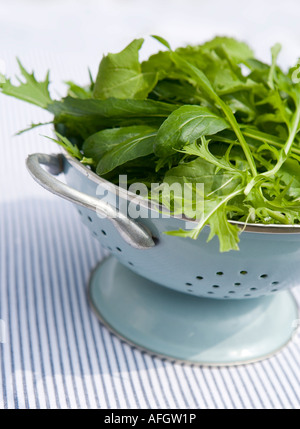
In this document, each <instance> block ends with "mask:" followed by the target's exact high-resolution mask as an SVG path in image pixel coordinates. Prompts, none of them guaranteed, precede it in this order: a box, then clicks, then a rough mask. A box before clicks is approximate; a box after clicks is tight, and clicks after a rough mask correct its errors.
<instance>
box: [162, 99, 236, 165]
mask: <svg viewBox="0 0 300 429" xmlns="http://www.w3.org/2000/svg"><path fill="white" fill-rule="evenodd" d="M228 127H229V125H228V123H227V122H226V121H225V119H223V118H222V117H221V116H219V115H217V114H216V113H214V112H212V111H211V110H209V109H207V108H206V107H201V106H188V105H186V106H182V107H179V109H177V110H175V111H174V112H173V113H171V114H170V116H169V117H168V118H167V119H166V120H165V122H164V123H163V124H162V125H161V127H160V129H159V131H158V133H157V137H156V140H155V146H154V151H155V154H156V155H157V156H159V157H162V158H164V157H165V158H167V157H168V156H170V153H172V150H178V149H182V148H183V146H184V145H185V144H186V143H188V142H193V141H194V140H197V139H199V138H200V137H202V136H207V135H211V134H216V133H218V132H219V131H222V130H224V129H225V128H228Z"/></svg>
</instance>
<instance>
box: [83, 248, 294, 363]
mask: <svg viewBox="0 0 300 429" xmlns="http://www.w3.org/2000/svg"><path fill="white" fill-rule="evenodd" d="M89 298H90V302H91V304H92V306H93V308H94V310H95V312H96V314H97V316H98V318H99V319H100V320H101V322H102V323H104V324H105V325H106V326H107V327H108V328H109V329H110V330H111V331H112V332H114V333H115V334H116V335H118V336H119V337H121V339H123V340H125V341H126V342H128V343H130V344H132V345H134V346H136V347H138V348H139V349H141V350H143V351H146V352H148V353H151V354H152V355H156V356H160V357H163V358H166V359H169V360H172V361H182V362H185V363H191V364H201V365H237V364H244V363H249V362H254V361H257V360H261V359H264V358H267V357H270V356H271V355H272V354H274V353H276V352H277V351H279V350H280V349H281V348H282V347H283V346H284V345H285V344H286V343H287V342H288V341H289V340H290V339H291V338H292V335H293V333H294V332H295V329H296V320H297V319H298V309H297V306H296V303H295V300H294V298H293V296H292V294H291V293H290V292H288V291H283V292H279V293H278V294H276V295H272V296H264V297H261V298H253V299H244V300H216V299H207V298H197V297H193V296H190V295H187V294H184V293H179V292H175V291H173V290H170V289H168V288H165V287H163V286H160V285H157V284H155V283H153V282H151V281H149V280H147V279H145V278H143V277H141V276H139V275H137V274H136V273H134V272H133V271H131V270H130V269H128V268H127V267H125V266H124V265H122V264H121V263H119V262H118V261H117V260H116V259H115V258H114V257H109V258H108V259H105V260H104V261H103V262H101V263H100V265H98V267H97V268H96V269H95V270H94V272H93V274H92V276H91V279H90V283H89Z"/></svg>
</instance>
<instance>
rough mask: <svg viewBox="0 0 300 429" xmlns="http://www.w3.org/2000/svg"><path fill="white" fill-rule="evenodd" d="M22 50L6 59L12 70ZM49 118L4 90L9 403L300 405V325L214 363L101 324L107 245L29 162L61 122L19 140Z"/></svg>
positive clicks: (41, 69)
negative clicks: (253, 350) (264, 347)
mask: <svg viewBox="0 0 300 429" xmlns="http://www.w3.org/2000/svg"><path fill="white" fill-rule="evenodd" d="M16 53H17V52H16ZM1 55H2V53H1ZM13 55H14V52H13V53H12V52H7V53H6V54H4V59H5V63H6V66H7V71H8V73H9V75H11V74H12V73H13V72H15V71H16V66H15V60H14V58H13ZM82 55H84V54H82ZM82 58H84V57H82ZM24 62H25V65H27V66H30V67H33V68H35V69H37V73H38V75H39V76H42V75H43V74H44V73H45V71H46V69H48V68H49V67H50V68H51V70H54V73H53V74H52V80H55V81H56V82H58V81H60V80H63V79H68V78H72V79H75V80H76V81H78V82H84V80H85V79H86V77H87V73H86V62H85V60H84V59H83V60H82V61H80V63H79V62H78V58H77V57H76V56H75V57H74V56H66V55H62V54H53V53H52V54H49V53H48V54H45V53H44V52H43V51H41V50H39V51H37V52H35V51H32V50H31V51H30V53H29V52H28V51H27V53H26V56H25V59H24ZM94 69H95V68H94ZM56 90H57V88H56ZM58 91H60V92H61V93H62V91H61V88H59V89H58ZM49 119H50V116H49V115H48V114H46V113H45V112H43V111H41V110H39V109H37V108H36V107H33V106H30V105H27V104H25V103H22V102H19V101H16V100H12V99H10V98H7V97H4V96H1V95H0V148H1V152H0V319H1V322H0V332H1V336H0V339H1V340H2V341H3V342H2V343H1V344H0V408H13V409H15V408H32V409H35V408H52V409H55V408H105V409H106V408H129V409H130V408H148V409H150V408H178V409H182V408H206V409H218V408H220V409H223V408H243V409H249V408H250V409H254V408H276V409H282V408H299V406H300V383H299V381H300V334H299V332H298V335H297V336H296V337H295V338H294V340H293V341H292V342H290V343H289V345H288V346H287V347H285V348H284V349H283V350H282V351H281V352H280V353H278V354H277V355H276V356H275V357H272V358H270V359H268V360H265V361H263V362H260V363H255V364H251V365H246V366H240V367H230V368H209V367H208V368H204V367H197V366H188V365H182V364H172V363H170V362H166V361H163V360H160V359H158V358H153V357H151V356H149V355H147V354H144V353H141V352H140V351H138V350H136V349H134V348H132V347H130V346H128V345H127V344H124V343H123V342H121V341H120V340H119V339H118V338H116V337H115V336H114V335H112V334H110V333H109V332H108V330H107V329H106V328H105V327H103V326H102V325H101V324H100V323H99V322H98V320H97V318H96V317H95V315H94V314H93V313H92V311H91V308H90V307H89V304H88V302H87V296H86V286H87V282H88V279H89V275H90V272H91V270H92V269H93V267H94V266H95V265H96V264H97V263H98V262H99V261H100V260H101V258H103V257H104V256H105V252H104V250H102V249H101V245H100V244H99V243H98V242H97V241H96V240H95V239H94V238H93V237H92V236H91V235H90V233H89V232H88V231H87V230H86V229H85V228H84V226H83V225H82V224H81V222H80V219H79V216H78V215H77V213H76V212H75V210H74V208H73V207H72V206H71V205H70V204H69V203H67V202H65V201H62V200H60V199H59V198H57V197H54V196H52V195H51V194H49V193H47V192H46V191H44V190H43V189H42V188H40V187H39V186H38V185H37V184H36V183H35V182H34V181H33V180H32V179H31V177H29V174H28V173H27V171H26V169H25V165H24V164H25V158H26V156H27V154H29V153H33V152H47V153H51V152H55V151H58V150H57V148H56V146H53V143H51V142H49V141H47V140H46V139H44V138H42V137H41V136H40V134H47V133H49V132H50V129H49V128H47V129H41V130H39V129H36V130H34V131H32V132H30V133H26V134H23V135H21V136H20V137H13V135H14V133H16V132H17V131H18V130H20V129H22V128H26V126H28V124H30V123H31V122H43V121H47V120H49ZM294 294H295V297H296V298H297V300H298V303H299V305H300V289H299V288H296V289H295V290H294Z"/></svg>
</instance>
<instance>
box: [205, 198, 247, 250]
mask: <svg viewBox="0 0 300 429" xmlns="http://www.w3.org/2000/svg"><path fill="white" fill-rule="evenodd" d="M209 226H210V234H209V237H208V241H210V240H212V239H213V237H214V236H215V235H217V236H218V237H219V241H220V252H228V251H230V250H239V246H238V243H239V241H240V238H239V233H240V232H241V231H240V229H239V227H238V226H237V225H233V224H231V223H229V222H228V219H227V213H226V208H225V207H224V206H222V207H221V208H220V209H219V210H217V211H216V212H215V213H214V214H213V215H212V216H211V217H210V219H209Z"/></svg>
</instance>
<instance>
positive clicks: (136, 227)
mask: <svg viewBox="0 0 300 429" xmlns="http://www.w3.org/2000/svg"><path fill="white" fill-rule="evenodd" d="M41 164H42V165H45V166H46V167H48V170H49V172H48V171H46V170H44V169H43V168H42V167H41ZM26 166H27V168H28V170H29V172H30V174H31V175H32V177H33V178H34V179H35V180H36V181H37V182H38V183H39V184H40V185H41V186H43V187H44V188H45V189H47V190H48V191H50V192H52V193H53V194H56V195H58V196H60V197H62V198H64V199H66V200H68V201H71V202H72V203H76V204H79V205H80V206H83V207H85V208H88V209H90V210H93V211H94V212H96V213H97V214H99V215H101V216H104V217H105V218H107V219H109V220H110V221H111V222H112V223H113V224H114V226H115V228H116V229H117V230H118V232H119V233H120V235H121V236H122V237H123V239H124V240H125V241H126V242H127V243H128V244H130V245H131V246H132V247H135V248H137V249H148V248H150V247H153V246H155V243H154V241H153V238H152V236H151V234H150V233H149V232H148V231H147V230H146V229H145V227H144V226H142V225H140V224H138V223H137V222H136V221H134V220H132V219H129V218H128V217H127V216H125V215H124V214H123V213H121V212H120V211H118V210H116V209H115V208H114V207H112V206H111V205H110V204H108V203H106V202H103V201H101V200H99V199H98V198H94V197H92V196H90V195H88V194H84V193H83V192H80V191H77V190H76V189H73V188H71V187H70V186H69V185H66V184H65V183H63V182H60V181H59V180H57V179H55V178H54V177H53V174H54V175H58V174H60V173H62V172H63V171H64V156H63V155H62V154H58V155H46V154H42V153H35V154H32V155H29V156H28V158H27V160H26Z"/></svg>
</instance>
